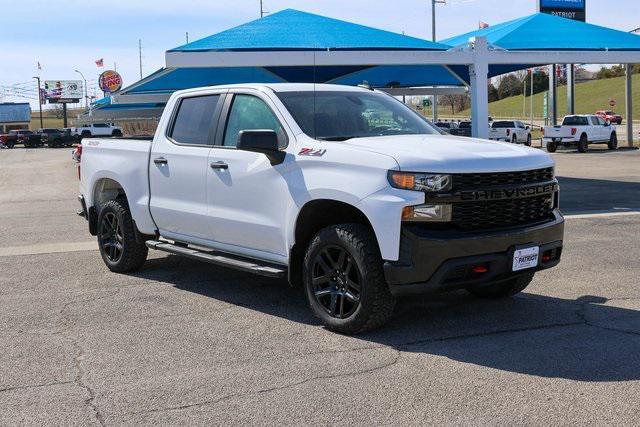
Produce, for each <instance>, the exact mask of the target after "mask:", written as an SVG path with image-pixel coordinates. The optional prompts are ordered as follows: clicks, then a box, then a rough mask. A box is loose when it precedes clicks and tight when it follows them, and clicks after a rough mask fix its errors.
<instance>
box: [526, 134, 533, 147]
mask: <svg viewBox="0 0 640 427" xmlns="http://www.w3.org/2000/svg"><path fill="white" fill-rule="evenodd" d="M524 144H525V145H526V146H527V147H531V134H528V135H527V142H525V143H524Z"/></svg>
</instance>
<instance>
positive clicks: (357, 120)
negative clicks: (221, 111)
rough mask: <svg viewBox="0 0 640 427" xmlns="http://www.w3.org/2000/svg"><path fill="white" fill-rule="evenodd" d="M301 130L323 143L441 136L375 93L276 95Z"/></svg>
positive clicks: (413, 114) (408, 111)
mask: <svg viewBox="0 0 640 427" xmlns="http://www.w3.org/2000/svg"><path fill="white" fill-rule="evenodd" d="M277 95H278V97H279V98H280V100H281V101H282V103H283V104H284V105H285V106H286V107H287V110H289V112H290V113H291V115H292V116H293V118H294V119H295V121H296V122H297V123H298V125H299V126H300V128H302V130H303V131H304V133H305V134H307V135H308V136H310V137H312V138H315V139H322V140H326V141H346V140H347V139H351V138H362V137H375V136H385V135H424V134H427V135H441V134H442V133H443V132H442V131H441V130H439V129H437V128H436V127H435V126H433V125H432V124H431V123H429V122H428V121H427V120H426V119H424V118H423V117H422V116H420V115H418V113H416V112H414V111H413V110H411V109H410V108H409V107H407V106H406V105H404V104H403V103H401V102H400V101H397V100H395V99H393V98H391V97H390V96H388V95H384V94H381V93H377V92H355V91H351V92H349V91H345V92H341V91H318V92H311V91H307V92H278V93H277Z"/></svg>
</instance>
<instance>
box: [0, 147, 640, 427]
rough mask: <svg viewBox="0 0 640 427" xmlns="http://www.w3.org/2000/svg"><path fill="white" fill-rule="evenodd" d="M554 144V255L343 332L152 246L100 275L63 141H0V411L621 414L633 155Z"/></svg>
mask: <svg viewBox="0 0 640 427" xmlns="http://www.w3.org/2000/svg"><path fill="white" fill-rule="evenodd" d="M554 158H555V159H556V161H557V168H556V170H557V174H558V175H559V180H560V183H561V207H562V209H563V212H564V213H565V215H567V223H566V236H565V250H564V253H563V261H562V263H561V264H560V266H558V267H557V268H555V269H552V270H547V271H544V272H541V273H539V274H538V275H536V278H535V280H534V282H533V283H532V285H531V286H530V287H529V288H528V289H527V290H526V291H525V292H524V293H522V294H520V295H518V296H517V297H515V298H512V299H508V300H501V301H489V302H488V301H481V300H477V299H475V298H473V297H471V296H470V295H468V294H466V293H464V292H459V293H453V294H448V295H443V296H438V297H428V298H427V297H422V298H412V299H410V300H405V301H401V302H400V303H399V304H398V308H397V313H396V314H395V316H394V318H393V320H392V321H391V322H390V324H389V325H387V327H386V328H384V329H382V330H380V331H377V332H375V333H369V334H365V335H359V336H355V337H348V336H341V335H338V334H335V333H331V332H329V331H327V330H325V329H323V328H322V327H321V326H320V325H319V322H318V321H317V320H316V319H315V318H313V316H312V315H311V312H310V310H309V309H308V307H307V306H306V302H305V300H304V297H303V295H302V292H300V291H299V290H295V289H292V288H290V287H289V286H288V285H287V284H286V283H283V282H279V281H272V280H268V279H263V278H258V277H255V276H250V275H246V274H244V273H238V272H235V271H232V270H226V269H222V268H217V267H215V266H212V265H207V264H201V263H198V262H196V261H191V260H187V259H183V258H178V257H175V256H171V255H165V254H162V253H151V254H150V255H151V256H150V260H149V261H148V262H147V264H146V265H145V267H144V269H143V270H142V271H140V272H139V273H136V274H134V275H118V274H114V273H111V272H109V271H108V270H107V268H106V267H105V266H104V264H103V262H102V260H101V259H100V256H99V254H98V252H97V245H96V243H95V241H94V240H93V239H92V238H91V236H90V235H89V234H88V231H87V226H86V222H85V221H84V220H83V219H82V218H80V217H78V216H76V215H75V213H74V211H75V210H76V209H77V202H76V199H75V197H76V194H77V182H78V181H77V177H76V167H75V164H74V163H73V162H72V160H71V156H70V150H69V149H57V150H56V149H26V150H25V149H23V148H21V147H20V148H16V149H13V150H3V151H1V152H0V182H2V189H1V190H0V230H1V232H0V348H1V349H2V351H0V424H2V425H7V424H24V423H26V424H44V423H46V424H65V425H68V424H102V425H111V424H129V425H131V424H159V423H162V424H205V423H207V424H210V423H215V424H223V423H235V424H288V425H292V424H303V423H304V424H311V423H313V424H374V423H375V424H394V425H402V424H409V425H417V424H426V423H434V424H435V423H446V424H454V423H456V424H460V423H464V424H512V423H519V424H551V423H553V424H587V423H589V424H637V420H638V419H639V418H640V405H638V401H639V400H640V311H639V310H640V288H639V284H640V281H639V278H640V264H639V262H638V260H639V259H640V243H639V242H640V215H639V214H640V152H639V151H637V150H636V151H627V150H620V151H617V152H609V151H607V150H602V149H600V148H599V147H597V148H595V149H593V150H592V151H591V152H589V153H587V154H578V153H576V152H575V151H567V152H562V151H559V152H558V153H556V154H554Z"/></svg>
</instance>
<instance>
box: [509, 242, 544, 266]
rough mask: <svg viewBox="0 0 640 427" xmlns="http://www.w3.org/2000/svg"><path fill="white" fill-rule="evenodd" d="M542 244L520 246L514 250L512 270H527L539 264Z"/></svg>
mask: <svg viewBox="0 0 640 427" xmlns="http://www.w3.org/2000/svg"><path fill="white" fill-rule="evenodd" d="M539 259H540V246H520V247H516V248H515V250H514V251H513V258H512V271H521V270H527V269H529V268H535V267H537V266H538V262H539Z"/></svg>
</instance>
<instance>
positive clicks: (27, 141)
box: [9, 129, 44, 148]
mask: <svg viewBox="0 0 640 427" xmlns="http://www.w3.org/2000/svg"><path fill="white" fill-rule="evenodd" d="M9 135H10V138H11V140H12V141H15V142H14V145H15V144H22V145H24V146H25V148H33V147H42V146H43V145H44V143H43V142H42V137H41V136H40V135H39V134H37V133H35V132H32V131H30V130H28V129H18V130H11V131H9ZM14 135H15V137H14Z"/></svg>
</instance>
